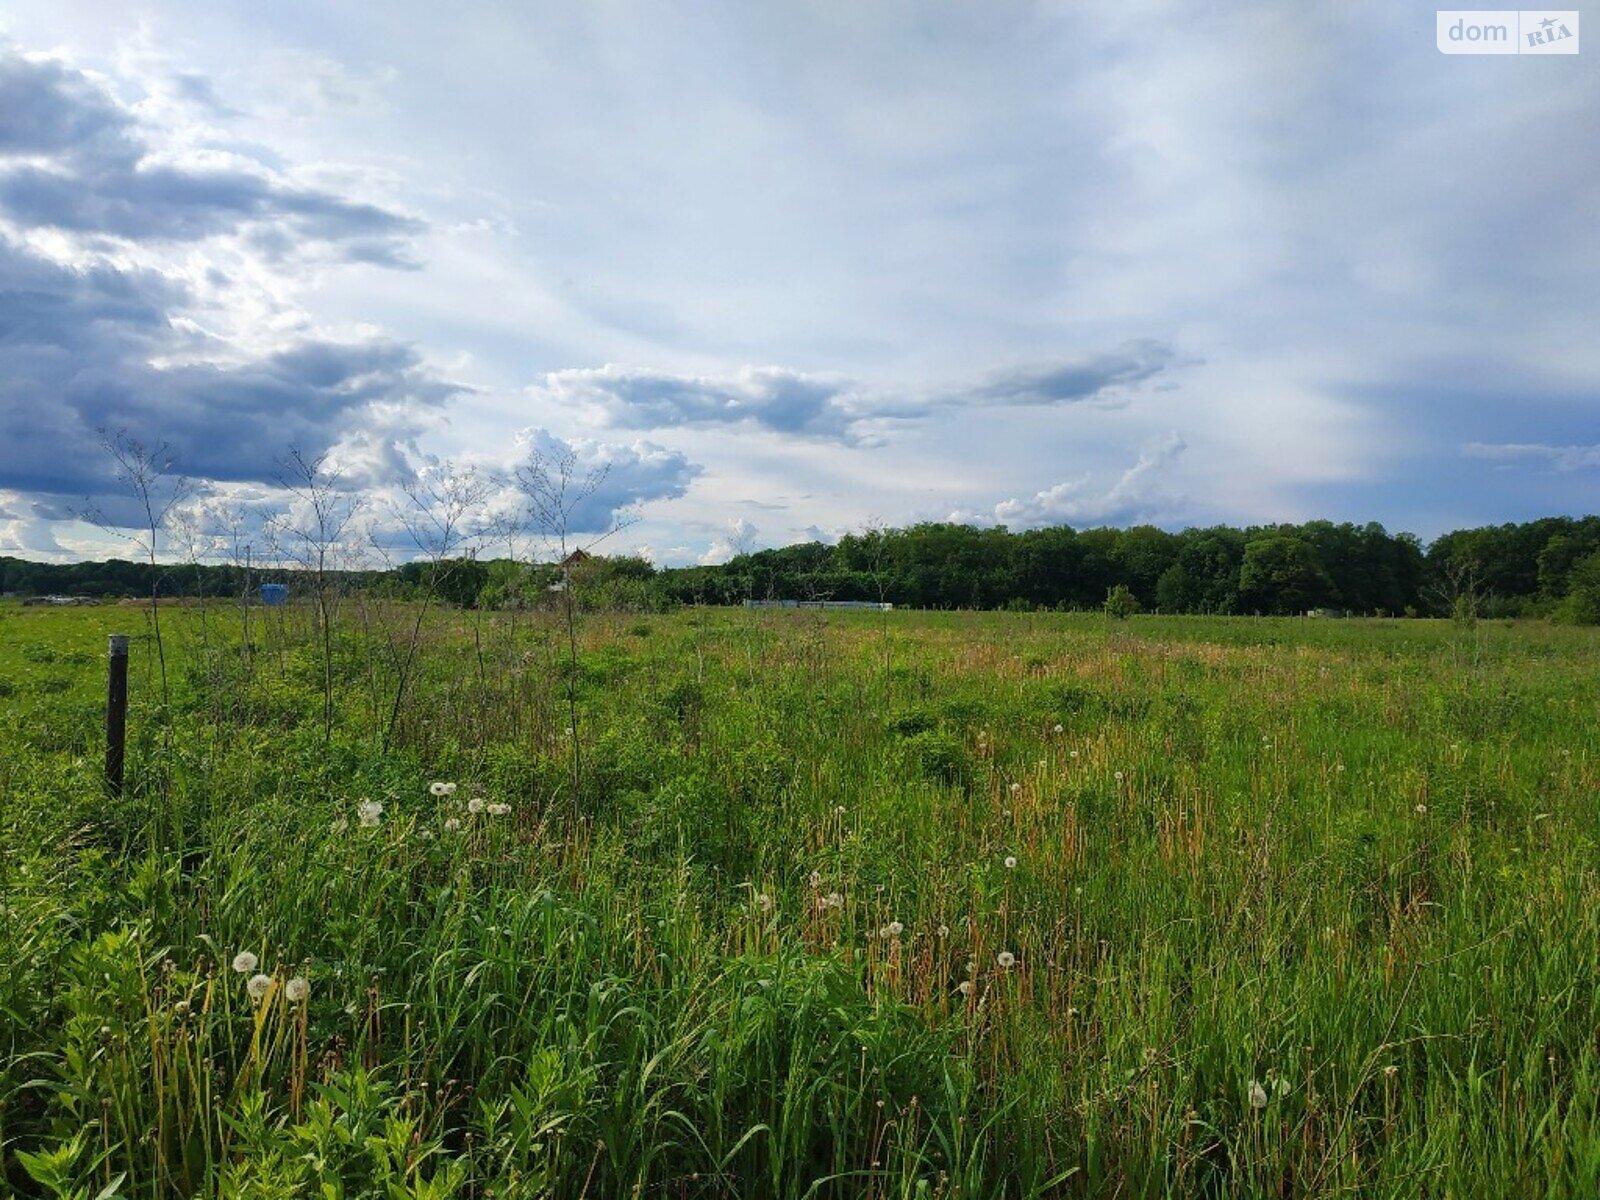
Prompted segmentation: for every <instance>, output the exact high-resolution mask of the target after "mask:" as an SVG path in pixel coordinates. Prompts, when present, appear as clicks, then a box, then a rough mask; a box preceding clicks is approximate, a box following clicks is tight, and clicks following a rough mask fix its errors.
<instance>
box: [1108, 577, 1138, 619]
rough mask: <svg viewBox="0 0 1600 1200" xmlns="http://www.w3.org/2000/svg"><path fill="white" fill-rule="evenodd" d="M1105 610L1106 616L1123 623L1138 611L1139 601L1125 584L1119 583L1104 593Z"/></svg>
mask: <svg viewBox="0 0 1600 1200" xmlns="http://www.w3.org/2000/svg"><path fill="white" fill-rule="evenodd" d="M1105 609H1106V616H1108V617H1111V618H1112V619H1113V620H1117V621H1125V620H1127V619H1128V618H1129V617H1131V616H1133V614H1134V613H1136V612H1138V611H1139V601H1138V599H1137V598H1136V597H1135V596H1134V594H1133V590H1132V589H1131V588H1129V587H1128V585H1127V584H1125V583H1119V584H1117V586H1116V587H1114V588H1112V589H1111V590H1110V591H1109V592H1107V593H1106V605H1105Z"/></svg>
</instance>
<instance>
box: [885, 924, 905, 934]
mask: <svg viewBox="0 0 1600 1200" xmlns="http://www.w3.org/2000/svg"><path fill="white" fill-rule="evenodd" d="M887 931H888V934H889V936H890V937H899V936H900V935H901V934H902V933H904V932H905V931H906V927H905V925H904V924H903V923H902V922H900V921H890V922H889V924H888V926H887Z"/></svg>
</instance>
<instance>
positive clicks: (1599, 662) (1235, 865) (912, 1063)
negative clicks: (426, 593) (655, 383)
mask: <svg viewBox="0 0 1600 1200" xmlns="http://www.w3.org/2000/svg"><path fill="white" fill-rule="evenodd" d="M878 536H879V537H882V536H883V535H878ZM1072 544H1073V545H1074V546H1075V547H1077V549H1079V550H1082V551H1084V553H1085V555H1086V556H1087V555H1088V554H1089V553H1090V552H1091V551H1092V553H1094V554H1102V555H1104V556H1105V558H1106V560H1107V561H1110V560H1112V559H1114V558H1115V557H1116V553H1117V547H1116V544H1115V541H1114V539H1108V540H1104V541H1103V542H1102V541H1097V540H1096V539H1094V538H1083V539H1079V538H1077V537H1074V539H1073V542H1072ZM1137 544H1138V546H1139V547H1140V548H1141V550H1142V551H1147V552H1148V553H1149V555H1150V556H1151V557H1153V558H1156V559H1159V556H1160V555H1161V554H1164V553H1166V552H1167V551H1168V550H1169V549H1170V546H1169V545H1168V543H1167V542H1166V541H1165V540H1164V539H1163V538H1159V537H1155V536H1152V535H1142V537H1141V539H1139V540H1138V542H1137ZM1305 544H1306V545H1308V546H1314V547H1316V553H1317V554H1318V556H1319V557H1321V558H1322V559H1323V561H1325V562H1326V561H1327V556H1328V555H1331V554H1333V553H1334V552H1335V551H1336V550H1337V546H1338V538H1337V537H1335V536H1334V534H1328V535H1327V536H1326V537H1325V538H1324V540H1323V541H1322V542H1320V543H1319V542H1315V541H1314V540H1313V539H1312V538H1310V537H1308V538H1307V539H1306V541H1305ZM1057 545H1058V548H1059V546H1060V543H1058V544H1057ZM1211 549H1212V550H1214V551H1215V552H1216V553H1217V554H1218V555H1219V556H1222V557H1224V558H1226V557H1227V556H1228V555H1231V554H1234V552H1235V551H1237V556H1238V560H1239V561H1240V562H1241V563H1242V561H1243V557H1244V554H1245V552H1246V544H1245V543H1243V542H1238V543H1234V542H1229V541H1227V540H1226V539H1220V540H1218V541H1217V542H1215V543H1214V544H1212V545H1211ZM851 553H852V554H858V553H863V551H861V549H860V548H856V549H852V551H851ZM1295 553H1296V554H1298V553H1300V552H1299V551H1296V552H1295ZM820 561H821V560H817V561H816V562H813V564H812V565H813V567H816V566H817V565H818V562H820ZM1181 561H1187V560H1181ZM1124 563H1125V565H1126V566H1127V567H1128V569H1130V570H1133V569H1137V571H1138V572H1140V573H1141V574H1140V578H1143V579H1145V580H1147V581H1149V582H1150V586H1152V587H1154V588H1155V589H1156V591H1157V592H1158V593H1159V592H1160V591H1161V590H1162V585H1161V582H1160V581H1161V580H1162V579H1166V578H1167V568H1163V569H1162V570H1161V571H1160V572H1158V573H1156V574H1155V575H1154V577H1153V579H1152V577H1151V571H1152V570H1153V569H1154V565H1155V563H1153V562H1146V561H1142V560H1137V559H1136V557H1134V556H1129V557H1127V558H1126V559H1125V560H1124ZM1035 566H1038V567H1039V569H1044V566H1043V565H1041V564H1035ZM1331 569H1332V568H1331V567H1330V570H1331ZM1590 569H1591V568H1590V567H1589V566H1585V565H1584V563H1583V558H1582V556H1580V557H1579V558H1578V559H1576V560H1575V561H1574V562H1573V564H1572V565H1571V566H1570V567H1569V568H1566V569H1565V571H1566V574H1565V578H1566V579H1567V580H1568V589H1567V592H1566V594H1565V595H1564V596H1563V602H1566V601H1568V600H1570V597H1571V596H1572V595H1576V594H1581V593H1582V589H1583V588H1584V587H1585V586H1587V584H1586V583H1585V580H1586V579H1587V575H1586V572H1587V571H1589V570H1590ZM629 571H632V572H634V574H633V579H634V581H635V582H638V581H640V579H641V577H642V573H641V572H639V570H638V569H637V568H625V569H624V570H623V572H622V575H623V577H625V578H626V577H628V572H629ZM492 578H493V575H492V573H491V579H492ZM1193 578H1194V577H1193V576H1191V579H1190V582H1191V583H1192V582H1193ZM1128 590H1129V592H1130V594H1132V595H1133V597H1134V598H1135V599H1140V598H1141V597H1139V595H1138V593H1137V590H1136V589H1135V588H1134V587H1133V586H1132V585H1130V586H1129V589H1128ZM1102 594H1103V593H1102ZM1194 594H1195V595H1203V594H1204V593H1202V592H1195V593H1194ZM1203 602H1205V603H1211V602H1212V601H1210V600H1205V601H1203ZM420 609H421V606H420V605H419V604H416V603H405V602H397V601H394V600H392V599H384V598H380V597H375V596H373V595H371V594H370V593H354V594H352V595H350V596H348V597H347V598H346V599H345V600H344V602H343V607H342V609H341V615H340V622H339V624H338V626H337V628H336V629H335V635H334V640H333V650H334V654H333V667H334V671H335V675H336V678H335V683H336V688H335V701H336V704H335V712H334V716H335V723H334V732H333V736H332V738H331V739H329V740H328V741H327V742H326V743H325V742H324V739H323V736H322V726H321V721H322V703H323V695H322V683H323V680H322V674H321V672H322V669H323V666H322V659H321V657H320V654H321V647H320V645H319V644H318V643H317V641H316V638H317V633H318V631H317V628H316V626H315V624H314V622H312V621H311V620H310V619H309V614H307V613H306V612H305V611H304V610H302V609H297V608H295V607H294V606H291V607H290V608H289V609H287V610H284V611H282V612H280V613H278V614H276V615H274V616H273V618H272V619H271V620H264V619H263V616H262V614H260V613H259V612H256V613H251V614H248V615H249V617H250V621H251V625H250V632H249V636H248V639H246V637H245V630H244V626H243V623H242V622H243V618H244V616H245V615H246V614H242V613H241V612H240V611H239V609H237V608H236V607H235V606H232V605H221V606H214V607H212V608H211V609H209V610H208V611H201V610H198V609H181V610H175V611H173V612H172V614H171V616H170V619H169V620H170V623H169V624H168V626H167V629H166V635H167V638H168V642H169V644H168V653H169V656H170V658H171V659H172V663H171V667H172V671H171V674H172V679H173V686H172V693H173V695H172V704H171V707H170V710H169V711H168V712H166V713H162V712H160V711H157V709H156V707H155V706H154V705H152V703H151V699H150V698H151V697H152V696H153V695H155V694H157V692H158V689H159V683H158V681H157V679H156V677H155V671H154V666H153V663H152V658H153V645H152V643H151V641H150V639H149V637H148V635H147V634H145V633H143V632H141V630H142V629H143V627H144V623H145V622H146V620H147V616H146V614H145V613H144V611H143V610H141V609H118V608H115V607H100V608H90V609H66V610H50V609H36V608H29V609H22V608H20V607H18V606H16V605H14V604H4V605H0V675H3V676H4V677H5V678H6V679H8V680H13V681H15V688H14V691H13V694H12V695H11V696H10V697H8V698H7V702H6V703H5V704H4V705H0V1194H4V1195H8V1196H9V1195H13V1194H15V1195H18V1196H22V1197H35V1196H70V1197H73V1198H74V1200H96V1198H97V1197H100V1196H105V1197H107V1200H109V1198H110V1197H111V1196H113V1195H117V1196H151V1197H155V1196H167V1195H179V1196H213V1195H215V1196H229V1197H235V1196H237V1197H253V1196H259V1197H278V1196H292V1195H311V1196H326V1197H350V1198H354V1197H384V1198H385V1200H388V1198H390V1197H461V1198H463V1200H464V1198H466V1197H473V1196H487V1195H489V1194H490V1193H493V1194H494V1195H497V1196H503V1197H519V1196H520V1197H557V1198H564V1197H574V1198H576V1197H580V1196H587V1197H597V1196H619V1197H623V1196H636V1195H637V1196H646V1195H692V1196H722V1195H739V1196H747V1197H755V1198H760V1197H780V1196H782V1197H789V1196H808V1195H809V1196H812V1197H816V1198H822V1197H840V1198H843V1197H854V1196H860V1195H874V1196H897V1197H917V1196H928V1197H934V1196H943V1197H952V1198H953V1197H957V1196H960V1197H967V1198H972V1200H976V1198H987V1197H996V1198H999V1197H1019V1196H1030V1197H1108V1198H1109V1197H1121V1196H1258V1195H1273V1196H1285V1197H1290V1196H1292V1197H1302V1196H1304V1197H1310V1196H1319V1197H1320V1196H1332V1195H1362V1196H1364V1195H1371V1196H1409V1195H1415V1194H1418V1193H1419V1191H1420V1192H1421V1193H1423V1194H1430V1195H1432V1194H1437V1195H1440V1196H1446V1195H1448V1196H1457V1197H1480V1196H1481V1197H1503V1196H1512V1197H1524V1196H1526V1197H1534V1196H1541V1197H1542V1196H1562V1197H1571V1198H1572V1200H1578V1198H1580V1197H1585V1196H1588V1195H1590V1194H1592V1192H1593V1182H1594V1179H1595V1178H1596V1167H1597V1165H1600V1107H1597V1104H1600V1101H1597V1096H1600V1090H1597V1088H1596V1086H1595V1085H1596V1084H1597V1083H1600V1045H1597V1043H1596V1041H1595V1037H1594V1031H1595V1029H1596V1028H1600V985H1597V984H1596V980H1597V979H1600V869H1597V866H1596V864H1597V862H1600V813H1597V811H1596V808H1595V806H1594V804H1593V796H1594V795H1595V792H1596V788H1597V786H1600V776H1597V768H1596V763H1597V761H1600V760H1597V757H1596V755H1597V754H1600V741H1597V740H1596V734H1595V730H1594V723H1593V713H1594V711H1595V706H1596V703H1597V702H1600V683H1597V680H1600V640H1597V635H1596V633H1595V631H1594V630H1592V629H1586V628H1580V627H1575V626H1571V625H1558V624H1546V623H1527V622H1523V623H1514V624H1513V623H1504V622H1498V621H1489V620H1480V621H1479V622H1478V623H1477V626H1476V628H1475V629H1474V631H1473V638H1472V642H1473V655H1472V658H1471V662H1470V665H1465V666H1464V665H1463V662H1462V656H1461V653H1460V650H1461V643H1462V639H1461V636H1460V633H1459V631H1457V630H1456V629H1455V628H1454V627H1453V626H1452V625H1451V624H1450V623H1449V622H1448V621H1407V622H1400V621H1387V620H1386V621H1362V620H1352V621H1342V622H1306V621H1300V620H1292V619H1276V618H1261V619H1255V618H1252V619H1242V618H1173V617H1168V616H1165V615H1154V616H1146V617H1143V618H1141V619H1140V620H1139V621H1138V622H1137V623H1136V625H1137V628H1136V629H1130V630H1127V631H1125V632H1121V633H1119V634H1117V635H1116V636H1107V631H1106V628H1105V623H1104V622H1103V620H1101V619H1100V618H1099V617H1098V616H1096V615H1090V614H1085V615H1076V616H1075V615H1057V614H1039V613H1035V612H1029V613H1026V614H1019V615H1008V614H972V613H963V614H922V615H909V614H896V615H895V616H894V618H893V624H892V630H893V633H892V637H893V639H894V641H893V655H894V658H893V666H892V667H890V668H889V669H888V670H887V671H886V669H885V666H884V657H883V647H884V641H883V639H884V636H885V635H884V628H885V625H884V621H883V619H882V618H881V616H880V615H879V614H864V613H863V614H856V613H830V614H825V615H818V614H814V613H784V612H776V613H766V612H764V613H747V612H742V611H736V612H714V611H706V610H697V611H695V612H692V613H687V614H685V613H678V614H669V615H665V616H649V617H640V616H637V615H632V614H629V615H623V614H610V613H602V614H599V615H596V616H592V617H590V618H587V619H586V620H585V622H584V623H583V624H582V626H581V627H580V628H579V630H578V636H579V647H578V658H577V663H578V667H577V671H576V672H575V682H576V683H577V692H576V698H577V705H578V716H579V720H578V722H577V725H576V730H575V732H574V733H572V734H569V733H567V727H568V715H569V714H568V709H567V707H566V694H565V679H564V677H563V675H562V670H561V664H562V662H564V661H565V627H564V624H563V622H562V614H560V613H557V612H551V611H542V610H537V609H534V610H529V609H520V608H514V607H512V608H506V609H503V610H501V609H482V608H480V609H479V610H476V611H471V612H467V611H462V610H461V609H459V608H457V607H455V606H453V605H444V606H439V605H430V606H429V609H428V612H427V613H426V614H425V615H424V617H423V621H422V624H421V626H420V633H419V636H418V645H419V646H420V647H421V649H420V651H419V656H418V660H417V662H416V663H415V664H414V668H413V670H414V678H413V681H412V685H411V688H410V690H409V692H408V695H409V697H410V699H409V700H408V701H407V702H406V703H405V705H403V707H402V713H401V719H400V720H399V722H398V725H397V729H396V734H395V737H394V738H393V739H392V741H391V743H390V745H389V747H388V749H387V750H385V749H382V748H381V747H382V740H381V735H382V731H383V729H384V727H385V725H386V723H387V719H388V716H389V708H390V704H391V701H392V695H393V689H394V687H395V686H396V672H397V669H398V668H397V667H396V665H395V663H394V656H393V652H392V647H393V646H394V645H396V644H400V645H406V644H409V640H408V639H409V636H410V630H411V629H412V628H413V625H412V623H413V622H414V621H415V620H416V619H417V617H418V615H419V613H420ZM641 629H643V630H645V631H646V634H645V635H642V634H641V633H640V630H641ZM112 631H121V632H131V633H133V634H134V635H135V641H134V649H133V659H132V663H131V680H132V687H131V692H132V725H131V730H132V738H131V741H130V757H129V775H128V789H127V792H126V793H125V794H124V795H123V796H122V797H120V798H118V799H112V798H110V797H107V796H106V795H105V794H104V793H103V791H102V790H101V789H100V787H99V786H98V781H97V780H96V777H95V772H96V764H97V761H98V754H99V749H100V747H99V741H98V738H99V733H98V729H99V726H98V717H99V709H98V705H99V702H100V698H101V695H102V692H103V687H104V678H103V664H104V657H103V656H104V648H105V636H106V634H107V633H108V632H112ZM247 642H248V643H249V645H247ZM251 645H253V649H251V648H250V646H251ZM50 680H55V681H60V683H59V684H51V685H50V686H54V687H58V689H59V690H56V691H50V690H48V689H47V688H45V687H41V686H40V684H41V683H42V682H44V681H50ZM886 680H887V681H888V682H889V684H890V685H891V687H890V689H889V693H888V695H887V697H886V695H885V681H886ZM164 720H170V726H168V725H164V724H163V721H164ZM573 737H576V738H580V739H582V745H583V750H584V761H585V770H584V775H583V781H582V793H581V795H579V796H578V797H576V798H574V797H573V796H572V795H571V793H570V786H571V785H570V780H569V773H568V767H567V763H568V751H569V749H570V739H571V738H573ZM436 780H453V781H455V783H456V784H457V785H458V786H457V788H456V790H455V791H454V792H450V793H448V794H435V792H434V791H433V790H430V788H429V783H430V781H436ZM363 799H367V800H372V801H376V802H378V803H379V804H381V806H382V808H381V811H380V812H378V813H377V815H376V817H375V818H374V819H373V822H372V823H369V824H364V823H363V821H362V817H361V813H362V811H363V810H361V809H360V808H359V807H358V805H359V804H360V802H361V801H362V800H363ZM475 799H476V800H481V801H483V803H481V804H474V800H475ZM574 799H576V803H574ZM502 804H504V805H507V806H508V809H505V810H502V809H500V808H499V807H498V806H499V805H502ZM490 805H494V806H496V807H494V808H491V807H489V806H490ZM369 811H370V810H369ZM241 951H248V952H249V953H251V954H254V955H255V956H257V958H258V959H259V961H258V962H257V963H255V964H249V963H248V962H245V963H244V964H243V965H244V967H245V969H243V970H238V971H236V970H235V969H234V960H235V956H237V955H239V954H240V952H241ZM255 972H261V973H262V974H263V975H264V978H265V982H261V981H258V983H257V987H258V992H259V994H258V995H256V996H254V997H253V996H252V994H251V992H250V990H249V989H250V983H249V981H250V978H251V975H252V974H253V973H255ZM294 979H303V980H305V981H306V985H305V986H306V993H305V995H303V996H302V995H301V994H300V992H299V990H298V985H296V990H295V991H293V992H291V990H290V986H289V985H290V980H294ZM963 985H966V986H965V987H964V986H963Z"/></svg>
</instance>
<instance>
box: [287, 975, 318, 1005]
mask: <svg viewBox="0 0 1600 1200" xmlns="http://www.w3.org/2000/svg"><path fill="white" fill-rule="evenodd" d="M283 994H284V995H285V996H287V997H289V1003H290V1004H299V1003H300V1002H301V1001H302V1000H304V999H305V998H306V997H307V996H309V995H310V994H311V984H310V982H309V981H307V980H306V979H305V978H304V977H302V976H299V975H296V976H295V977H294V978H293V979H291V980H289V982H288V983H286V984H284V985H283Z"/></svg>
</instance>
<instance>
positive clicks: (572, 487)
mask: <svg viewBox="0 0 1600 1200" xmlns="http://www.w3.org/2000/svg"><path fill="white" fill-rule="evenodd" d="M517 442H518V444H519V446H521V447H522V453H521V455H520V456H519V462H518V466H519V467H522V468H526V467H528V466H530V465H542V466H543V467H544V468H545V470H546V472H547V473H548V474H549V475H550V476H551V477H552V478H554V477H556V476H557V475H558V474H559V470H560V465H561V464H562V463H563V462H564V461H570V463H571V464H572V470H571V472H570V480H571V482H570V484H569V487H568V490H567V495H566V499H567V501H568V502H569V504H570V511H569V524H568V528H567V529H566V531H565V532H566V533H568V534H600V533H609V532H610V531H611V530H613V529H614V528H616V526H617V524H618V522H619V521H620V520H622V519H624V518H625V517H626V515H627V514H628V513H629V511H630V510H631V509H634V508H636V507H638V506H639V505H641V504H647V503H649V502H651V501H653V500H674V499H677V498H678V497H679V496H682V495H683V494H684V492H685V491H687V490H688V487H689V484H690V483H691V482H693V480H694V478H695V477H696V476H697V475H699V474H700V467H699V466H697V465H696V464H694V463H691V462H690V461H689V460H688V459H687V458H686V457H685V456H684V455H683V454H682V453H680V452H679V451H676V450H668V449H667V448H666V447H664V446H658V445H656V444H655V443H654V442H647V441H635V442H632V443H631V444H629V445H617V444H613V443H610V442H601V441H595V440H593V439H589V438H574V439H571V440H567V439H565V438H561V437H558V436H556V435H555V434H553V433H551V432H550V431H549V430H548V429H540V428H531V429H524V430H522V431H521V432H520V433H518V434H517ZM535 532H537V533H540V534H542V535H544V536H546V537H557V536H559V535H560V533H561V531H560V530H556V529H540V530H536V531H535Z"/></svg>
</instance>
